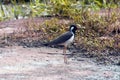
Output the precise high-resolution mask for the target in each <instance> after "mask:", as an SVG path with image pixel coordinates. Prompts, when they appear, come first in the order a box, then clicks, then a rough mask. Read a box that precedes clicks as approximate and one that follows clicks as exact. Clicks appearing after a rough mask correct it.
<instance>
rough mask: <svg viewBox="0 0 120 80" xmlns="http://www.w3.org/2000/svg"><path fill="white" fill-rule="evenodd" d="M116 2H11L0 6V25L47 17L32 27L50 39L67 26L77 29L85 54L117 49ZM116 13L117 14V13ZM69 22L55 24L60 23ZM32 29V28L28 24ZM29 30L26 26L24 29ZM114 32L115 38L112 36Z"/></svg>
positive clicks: (118, 16)
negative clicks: (67, 21) (14, 20)
mask: <svg viewBox="0 0 120 80" xmlns="http://www.w3.org/2000/svg"><path fill="white" fill-rule="evenodd" d="M119 7H120V1H119V0H35V2H32V1H31V2H30V3H27V4H24V3H22V4H21V3H20V4H16V2H14V1H13V2H12V4H9V5H3V4H1V7H0V8H1V9H0V21H3V20H7V19H11V18H12V19H13V18H15V19H19V18H21V17H22V18H26V17H30V18H31V17H40V16H44V17H47V16H51V17H52V18H51V19H50V20H46V21H45V22H44V23H43V24H42V25H39V26H36V27H38V28H34V29H40V30H42V31H43V32H44V34H47V35H48V36H51V35H52V34H53V33H56V34H55V35H52V37H48V40H50V39H52V38H54V37H55V36H57V35H59V34H61V33H62V32H64V31H65V30H66V27H65V26H67V25H69V24H72V23H76V24H79V25H81V27H84V28H81V30H79V31H78V33H77V38H76V42H77V43H78V44H79V45H83V46H84V47H85V48H86V49H87V50H92V49H96V50H104V49H106V48H110V49H118V50H119V49H120V43H119V39H120V21H119V20H120V8H119ZM118 11H119V12H118ZM63 18H64V19H67V20H70V22H69V23H67V24H59V21H60V19H63ZM31 25H32V24H31ZM28 26H29V25H28ZM113 32H115V35H113Z"/></svg>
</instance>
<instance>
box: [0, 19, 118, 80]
mask: <svg viewBox="0 0 120 80" xmlns="http://www.w3.org/2000/svg"><path fill="white" fill-rule="evenodd" d="M43 21H44V19H42V20H41V19H40V20H39V19H36V20H35V22H39V24H40V23H42V22H43ZM25 22H26V20H15V21H6V22H1V23H0V36H2V35H4V34H5V33H6V34H10V33H13V32H14V31H19V30H21V29H22V30H23V31H24V26H25V24H24V23H25ZM18 27H19V28H18ZM2 43H3V42H1V41H0V46H1V45H2ZM70 54H72V52H71V51H67V57H68V64H65V63H64V59H63V58H64V55H63V53H62V48H61V49H60V48H59V49H58V48H51V47H42V46H39V47H23V46H18V45H9V46H6V47H2V46H1V47H0V80H120V66H118V65H111V64H110V65H104V64H97V63H96V62H95V59H94V58H85V57H81V56H79V57H75V56H70ZM75 54H83V53H81V52H77V53H75ZM93 59H94V60H93Z"/></svg>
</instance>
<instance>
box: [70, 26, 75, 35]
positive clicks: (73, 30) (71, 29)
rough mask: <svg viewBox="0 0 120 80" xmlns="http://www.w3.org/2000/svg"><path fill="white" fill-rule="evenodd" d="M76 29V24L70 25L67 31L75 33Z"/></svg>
mask: <svg viewBox="0 0 120 80" xmlns="http://www.w3.org/2000/svg"><path fill="white" fill-rule="evenodd" d="M76 30H77V26H76V25H70V28H69V31H72V32H73V33H74V34H75V31H76Z"/></svg>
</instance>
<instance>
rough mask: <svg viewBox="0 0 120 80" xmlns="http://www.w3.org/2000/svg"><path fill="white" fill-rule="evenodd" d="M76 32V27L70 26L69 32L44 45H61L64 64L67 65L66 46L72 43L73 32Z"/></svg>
mask: <svg viewBox="0 0 120 80" xmlns="http://www.w3.org/2000/svg"><path fill="white" fill-rule="evenodd" d="M76 30H77V27H76V25H70V28H69V31H67V32H66V33H64V34H62V35H60V36H58V37H57V38H56V39H54V40H52V41H51V42H48V43H45V45H46V46H47V45H63V46H64V50H63V53H64V62H65V63H67V57H66V55H65V54H66V49H67V46H68V45H69V44H70V43H72V42H73V40H74V37H75V32H76Z"/></svg>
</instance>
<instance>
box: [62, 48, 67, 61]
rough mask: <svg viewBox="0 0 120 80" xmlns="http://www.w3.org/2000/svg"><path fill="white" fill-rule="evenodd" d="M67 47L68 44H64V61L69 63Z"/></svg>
mask: <svg viewBox="0 0 120 80" xmlns="http://www.w3.org/2000/svg"><path fill="white" fill-rule="evenodd" d="M66 49H67V46H64V50H63V53H64V63H67V56H66Z"/></svg>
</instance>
